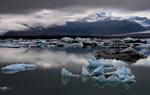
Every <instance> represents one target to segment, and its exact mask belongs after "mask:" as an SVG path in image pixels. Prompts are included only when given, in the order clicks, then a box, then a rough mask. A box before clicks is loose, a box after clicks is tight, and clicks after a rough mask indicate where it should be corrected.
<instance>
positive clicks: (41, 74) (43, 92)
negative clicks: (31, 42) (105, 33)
mask: <svg viewBox="0 0 150 95" xmlns="http://www.w3.org/2000/svg"><path fill="white" fill-rule="evenodd" d="M94 50H95V49H80V48H78V49H75V48H70V49H63V50H62V49H61V50H60V49H55V50H42V49H5V48H1V49H0V68H2V67H4V66H6V65H7V64H13V63H18V62H26V63H33V64H37V65H38V68H37V69H36V70H31V71H22V72H18V73H15V74H11V75H10V74H9V75H8V74H4V73H2V72H0V86H8V87H11V88H12V89H11V90H8V91H0V95H142V94H144V95H150V90H149V89H150V82H149V81H150V76H149V72H150V67H149V66H150V65H147V64H146V65H137V66H130V68H131V69H132V71H133V74H134V75H135V76H136V81H137V82H136V83H135V84H134V85H132V86H131V88H129V89H126V88H125V87H124V85H123V84H119V85H118V86H116V87H112V86H105V87H104V88H98V87H96V86H94V82H93V81H92V80H91V79H89V80H87V81H86V82H82V79H81V78H73V79H72V80H70V82H68V84H67V85H64V84H63V83H62V77H61V73H60V72H61V69H62V68H63V67H65V68H67V69H68V70H70V71H71V72H73V73H81V68H82V66H83V65H86V64H87V59H88V58H91V57H92V56H93V52H94ZM145 61H146V63H148V62H149V63H150V61H149V58H148V59H145V60H141V61H139V62H138V63H140V62H141V64H143V63H144V62H145ZM142 62H143V63H142Z"/></svg>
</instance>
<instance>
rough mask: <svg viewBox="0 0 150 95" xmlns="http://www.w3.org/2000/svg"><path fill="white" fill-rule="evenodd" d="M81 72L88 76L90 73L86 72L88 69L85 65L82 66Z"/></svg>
mask: <svg viewBox="0 0 150 95" xmlns="http://www.w3.org/2000/svg"><path fill="white" fill-rule="evenodd" d="M81 74H82V75H83V76H89V75H90V73H89V72H88V70H87V68H86V67H85V66H83V67H82V72H81Z"/></svg>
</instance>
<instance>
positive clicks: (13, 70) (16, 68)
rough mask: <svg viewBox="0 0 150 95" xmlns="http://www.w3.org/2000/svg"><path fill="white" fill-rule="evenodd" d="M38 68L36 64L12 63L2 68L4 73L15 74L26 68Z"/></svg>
mask: <svg viewBox="0 0 150 95" xmlns="http://www.w3.org/2000/svg"><path fill="white" fill-rule="evenodd" d="M36 68H37V65H35V64H24V63H22V64H12V65H8V66H6V67H3V68H2V72H3V73H7V74H14V73H17V72H20V71H25V70H34V69H36Z"/></svg>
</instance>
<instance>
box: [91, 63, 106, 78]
mask: <svg viewBox="0 0 150 95" xmlns="http://www.w3.org/2000/svg"><path fill="white" fill-rule="evenodd" d="M99 75H104V66H103V65H101V66H99V67H98V68H96V69H95V70H94V71H93V72H92V73H91V76H99Z"/></svg>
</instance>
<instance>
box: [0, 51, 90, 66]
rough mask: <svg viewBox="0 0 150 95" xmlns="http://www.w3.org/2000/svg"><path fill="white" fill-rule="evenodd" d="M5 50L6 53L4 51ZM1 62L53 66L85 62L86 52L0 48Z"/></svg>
mask: <svg viewBox="0 0 150 95" xmlns="http://www.w3.org/2000/svg"><path fill="white" fill-rule="evenodd" d="M6 51H7V53H6ZM0 54H3V55H0V60H1V61H0V62H1V63H20V62H23V63H34V64H37V65H38V66H40V67H43V68H54V67H59V66H64V65H66V64H84V65H86V64H87V60H86V59H87V55H88V53H87V54H85V55H84V54H82V55H81V54H73V53H71V54H69V53H67V52H65V51H52V50H42V51H40V50H38V49H37V50H36V49H31V50H30V49H24V48H19V49H9V48H1V49H0Z"/></svg>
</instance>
